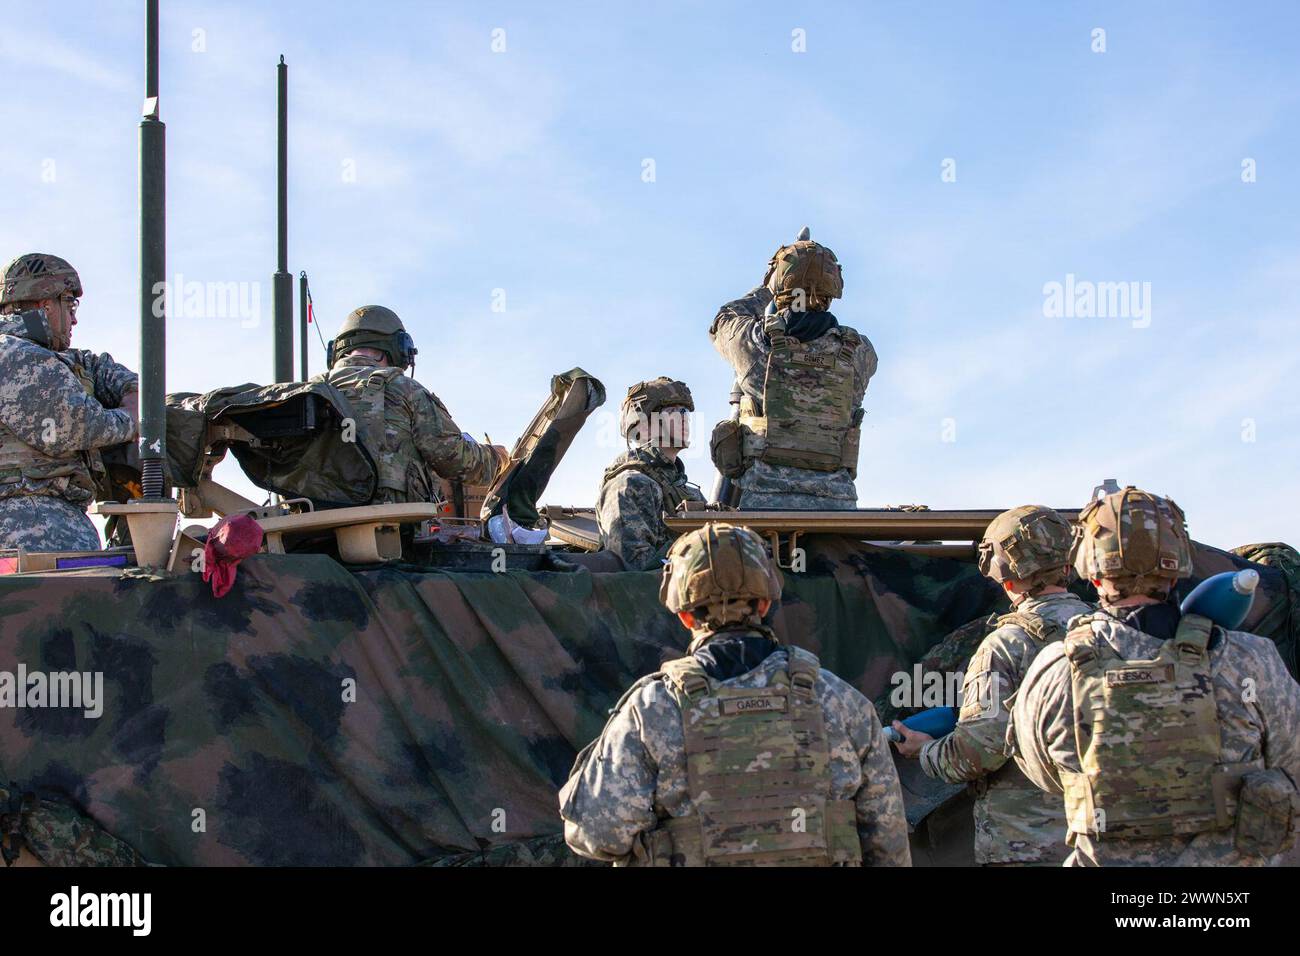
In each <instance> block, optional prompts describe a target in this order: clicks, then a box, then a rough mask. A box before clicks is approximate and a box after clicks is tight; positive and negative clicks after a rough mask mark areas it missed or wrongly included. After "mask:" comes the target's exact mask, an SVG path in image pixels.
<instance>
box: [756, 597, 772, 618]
mask: <svg viewBox="0 0 1300 956" xmlns="http://www.w3.org/2000/svg"><path fill="white" fill-rule="evenodd" d="M771 607H772V599H771V598H759V600H758V616H759V617H766V616H767V612H768V609H769V608H771Z"/></svg>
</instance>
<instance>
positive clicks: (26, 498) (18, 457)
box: [0, 312, 136, 551]
mask: <svg viewBox="0 0 1300 956" xmlns="http://www.w3.org/2000/svg"><path fill="white" fill-rule="evenodd" d="M24 315H25V316H27V317H30V316H32V315H33V313H31V312H28V313H25V314H24ZM38 325H39V327H29V326H28V324H27V321H26V320H25V319H24V317H23V316H22V315H5V316H0V548H19V547H21V548H25V549H27V550H29V551H80V550H87V551H89V550H95V549H97V548H99V546H100V545H99V534H98V533H97V532H96V531H95V526H94V524H93V523H91V520H90V519H89V518H88V517H87V516H86V508H87V506H88V505H89V504H90V503H91V502H92V501H94V500H95V492H96V488H95V482H96V477H97V475H98V474H99V473H100V472H101V471H102V465H101V464H100V462H99V456H98V454H97V449H100V448H104V447H106V446H109V445H119V444H121V443H123V442H126V441H129V440H130V439H131V438H132V436H133V434H134V431H135V426H134V423H133V421H132V418H131V415H130V413H129V412H127V411H125V410H123V409H120V408H118V407H117V406H119V405H121V404H122V396H123V395H124V394H125V393H126V392H128V391H130V390H131V389H132V388H134V387H135V385H136V375H135V373H134V372H132V371H130V370H129V369H127V368H126V367H125V366H122V365H119V364H118V363H117V362H115V361H113V357H112V356H111V355H108V354H107V353H104V354H101V355H96V354H94V353H92V352H88V351H86V350H85V349H68V350H66V351H64V352H54V351H52V350H50V349H49V348H47V347H46V346H45V343H46V342H49V341H50V334H49V326H48V323H46V322H45V321H44V320H43V319H42V320H41V321H40V322H39V323H38Z"/></svg>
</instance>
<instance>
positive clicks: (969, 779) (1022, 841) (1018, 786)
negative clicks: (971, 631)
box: [894, 505, 1092, 866]
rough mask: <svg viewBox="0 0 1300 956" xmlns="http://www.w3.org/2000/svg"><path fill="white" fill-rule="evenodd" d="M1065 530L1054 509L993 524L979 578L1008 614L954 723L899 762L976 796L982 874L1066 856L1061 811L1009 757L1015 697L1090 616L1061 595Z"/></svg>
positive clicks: (905, 746) (976, 662)
mask: <svg viewBox="0 0 1300 956" xmlns="http://www.w3.org/2000/svg"><path fill="white" fill-rule="evenodd" d="M1070 542H1071V532H1070V523H1069V522H1068V521H1066V520H1065V519H1064V518H1062V517H1061V516H1060V515H1059V514H1057V513H1056V512H1055V511H1053V510H1052V509H1051V508H1044V507H1042V506H1040V505H1022V506H1021V507H1019V508H1012V509H1011V510H1010V511H1004V512H1003V513H1002V514H1000V515H998V516H997V517H996V518H994V519H993V522H992V523H991V524H990V525H989V526H988V529H987V530H986V531H985V532H984V540H983V541H982V542H981V543H980V547H979V569H980V572H981V573H982V574H984V575H985V576H987V577H989V578H992V579H993V580H994V581H997V582H999V583H1000V584H1001V585H1002V587H1003V589H1004V590H1005V591H1006V592H1007V596H1008V597H1009V598H1010V599H1011V607H1012V611H1011V613H1010V614H1003V615H1002V616H1001V617H997V618H996V619H995V621H994V623H995V627H994V630H993V631H992V632H991V633H990V634H988V635H987V636H986V637H985V638H984V640H983V642H982V643H981V644H980V646H979V648H978V649H977V650H976V651H975V654H974V655H973V656H972V657H971V660H970V664H969V665H968V666H967V670H966V680H965V684H964V685H963V688H962V705H961V712H960V719H959V720H958V722H957V726H956V728H955V729H954V730H953V732H952V733H950V734H948V735H947V736H946V737H944V738H942V739H940V740H934V739H932V738H931V737H930V736H929V735H928V734H923V733H919V732H917V731H912V730H908V729H907V728H906V727H904V726H903V724H901V723H899V722H897V721H895V722H894V729H895V730H897V731H898V732H899V733H900V734H901V735H902V736H903V740H902V741H901V742H900V743H899V744H898V750H899V753H901V754H903V755H904V756H906V757H914V756H918V755H919V757H920V759H921V769H922V770H923V771H925V773H926V774H927V775H928V776H931V777H935V778H937V779H939V780H946V781H947V782H949V783H969V784H970V785H971V788H972V790H973V791H974V794H975V860H976V862H977V863H980V864H981V865H984V866H990V865H1006V864H1012V865H1014V864H1022V865H1023V864H1036V865H1057V864H1060V863H1061V862H1063V861H1064V860H1065V857H1066V856H1067V855H1068V854H1069V852H1070V851H1069V847H1067V846H1066V845H1065V811H1064V809H1063V808H1062V806H1061V799H1060V797H1059V796H1057V795H1056V794H1047V793H1044V792H1043V791H1042V790H1039V789H1038V787H1037V786H1035V785H1034V784H1032V783H1030V782H1029V780H1028V779H1027V778H1026V777H1025V775H1024V774H1023V773H1021V772H1020V769H1019V768H1018V767H1017V766H1016V764H1015V762H1014V761H1013V760H1011V759H1010V758H1009V757H1008V755H1007V753H1006V732H1007V723H1008V720H1009V714H1008V713H1007V709H1006V708H1005V707H1004V706H1003V704H1002V702H1003V701H1004V700H1006V699H1007V698H1008V697H1010V696H1011V695H1012V694H1014V693H1015V691H1016V688H1018V687H1019V686H1020V682H1021V680H1022V679H1023V678H1024V676H1025V672H1026V671H1027V670H1029V665H1030V663H1031V662H1032V661H1033V659H1034V658H1035V657H1036V656H1037V655H1038V652H1039V651H1040V650H1042V649H1043V648H1044V647H1046V646H1047V645H1048V644H1051V643H1052V642H1055V641H1059V640H1061V638H1063V637H1065V632H1066V625H1067V624H1068V623H1069V621H1070V619H1071V618H1073V617H1076V616H1078V615H1080V614H1087V613H1089V612H1091V611H1092V607H1091V605H1089V604H1087V603H1085V602H1084V601H1081V600H1080V599H1079V598H1077V597H1075V596H1074V595H1073V594H1071V593H1070V592H1069V591H1067V590H1066V589H1065V586H1066V584H1067V583H1068V582H1069V575H1070V567H1069V561H1070Z"/></svg>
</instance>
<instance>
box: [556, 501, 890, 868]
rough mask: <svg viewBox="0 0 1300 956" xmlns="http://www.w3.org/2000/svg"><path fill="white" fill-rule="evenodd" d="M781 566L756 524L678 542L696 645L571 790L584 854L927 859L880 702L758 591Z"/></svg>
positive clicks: (600, 742) (739, 861)
mask: <svg viewBox="0 0 1300 956" xmlns="http://www.w3.org/2000/svg"><path fill="white" fill-rule="evenodd" d="M780 592H781V576H780V572H779V571H778V570H777V569H776V568H775V567H774V566H773V565H772V564H771V561H770V560H769V559H768V557H767V555H766V552H765V551H764V547H763V543H762V541H761V540H760V539H759V538H758V536H757V535H755V534H753V532H750V531H748V530H747V529H744V528H734V527H732V526H730V525H726V524H712V525H708V526H706V527H705V528H702V529H700V530H698V531H693V532H691V533H690V534H688V535H685V536H683V537H682V538H679V539H678V540H677V542H676V543H675V544H674V545H673V547H672V549H671V550H670V551H669V563H668V565H667V566H666V567H665V569H664V578H663V584H662V587H661V590H660V597H661V599H662V600H663V601H664V603H665V605H666V606H667V607H668V609H669V610H670V611H674V612H678V611H685V610H690V611H691V613H692V614H693V615H694V620H695V625H696V626H695V630H694V632H693V633H694V635H695V637H694V640H693V641H692V643H691V647H690V654H689V655H688V656H687V657H684V658H680V659H678V660H675V661H669V662H668V663H667V664H665V665H664V666H663V668H662V670H661V671H659V672H658V673H655V674H651V675H649V676H648V677H645V678H642V679H641V680H640V681H638V682H637V683H636V684H634V685H632V687H631V688H630V689H629V690H628V692H627V693H626V694H624V696H623V699H622V700H621V701H619V703H618V705H617V706H616V707H615V708H614V711H613V716H612V717H611V718H610V720H609V722H608V723H607V724H606V725H605V729H604V731H603V732H602V733H601V735H600V736H599V737H598V738H597V739H596V740H595V741H593V742H592V743H591V744H590V745H589V746H588V747H587V748H586V749H585V750H584V751H583V752H582V753H581V754H579V755H578V759H577V761H576V763H575V764H574V767H573V772H572V774H571V775H570V777H569V781H568V783H566V784H565V786H564V788H563V789H562V790H561V791H560V815H561V817H563V819H564V834H565V840H566V841H567V842H568V844H569V846H570V847H571V848H572V849H573V850H574V851H575V852H576V853H578V854H580V855H582V856H585V857H590V858H592V859H597V860H605V861H611V862H614V863H620V864H624V865H633V866H638V865H639V866H702V865H714V866H718V865H740V866H744V865H750V866H753V865H804V866H817V865H821V866H827V865H836V864H839V865H857V864H865V865H868V866H907V865H910V863H911V855H910V850H909V848H908V841H907V823H906V818H905V817H904V814H903V797H902V791H901V789H900V787H899V783H898V774H897V772H896V771H895V769H894V764H893V760H892V758H891V756H890V754H889V749H888V744H887V743H886V742H885V738H884V734H883V731H882V729H881V726H880V722H879V720H878V719H877V717H876V712H875V709H874V708H873V707H872V705H871V702H870V701H868V700H867V699H866V698H865V697H863V696H862V694H860V693H859V692H858V691H857V690H855V689H854V688H852V687H850V686H849V685H848V684H846V683H844V682H843V681H842V680H840V679H839V678H837V677H835V676H834V675H833V674H831V673H829V672H828V671H825V670H822V669H821V668H820V666H819V665H818V662H817V658H816V657H814V656H813V655H812V654H810V653H808V652H807V651H803V650H801V649H799V648H794V647H782V646H780V645H779V644H777V643H776V641H775V639H774V638H773V637H772V634H771V631H770V630H768V629H767V628H766V627H765V626H763V625H762V624H761V623H760V622H759V620H758V616H757V610H756V608H757V607H758V606H759V605H758V604H756V603H755V601H756V600H758V601H761V600H774V599H775V598H777V597H779V596H780Z"/></svg>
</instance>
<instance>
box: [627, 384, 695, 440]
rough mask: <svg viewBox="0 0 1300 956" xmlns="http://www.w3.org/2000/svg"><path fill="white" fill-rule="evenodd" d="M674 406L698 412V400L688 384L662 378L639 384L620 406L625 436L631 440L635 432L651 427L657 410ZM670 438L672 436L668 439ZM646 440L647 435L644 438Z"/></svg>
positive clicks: (628, 392) (628, 391) (631, 389)
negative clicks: (643, 426) (640, 427)
mask: <svg viewBox="0 0 1300 956" xmlns="http://www.w3.org/2000/svg"><path fill="white" fill-rule="evenodd" d="M673 406H682V407H684V408H687V409H689V410H690V411H692V412H693V411H695V400H694V399H693V398H691V390H690V389H689V388H688V387H687V385H686V383H685V382H678V381H675V380H673V379H671V378H668V377H667V376H664V375H661V376H659V377H658V378H652V379H650V381H648V382H637V383H636V384H635V385H633V386H632V387H631V388H629V389H628V390H627V397H626V398H624V399H623V404H622V405H621V406H620V407H619V425H620V427H621V428H622V431H623V437H624V438H628V437H630V436H631V434H632V430H633V429H634V428H637V427H638V426H640V425H644V424H648V423H649V421H650V416H651V415H653V414H654V413H655V412H657V411H661V410H662V409H665V408H672V407H673ZM666 437H671V436H666ZM642 438H643V441H644V440H645V436H642Z"/></svg>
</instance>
